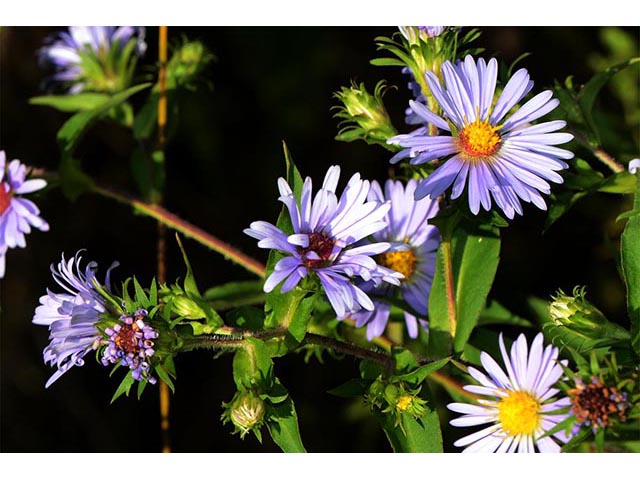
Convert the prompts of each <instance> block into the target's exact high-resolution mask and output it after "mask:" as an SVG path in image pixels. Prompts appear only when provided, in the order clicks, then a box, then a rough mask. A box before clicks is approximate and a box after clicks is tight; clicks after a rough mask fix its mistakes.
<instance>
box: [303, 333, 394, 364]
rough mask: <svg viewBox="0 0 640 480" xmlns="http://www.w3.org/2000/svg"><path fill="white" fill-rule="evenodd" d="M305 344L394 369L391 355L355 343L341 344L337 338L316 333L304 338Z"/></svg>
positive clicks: (308, 334)
mask: <svg viewBox="0 0 640 480" xmlns="http://www.w3.org/2000/svg"><path fill="white" fill-rule="evenodd" d="M303 343H305V344H308V345H319V346H321V347H324V348H330V349H331V350H334V351H336V352H340V353H345V354H347V355H351V356H352V357H357V358H362V359H363V360H370V361H372V362H375V363H378V364H380V365H382V366H384V367H386V368H387V369H391V368H392V367H393V358H391V357H390V356H389V355H386V354H384V353H380V352H376V351H374V350H368V349H366V348H361V347H358V346H357V345H354V344H353V343H346V342H341V341H339V340H336V339H335V338H331V337H325V336H323V335H316V334H315V333H307V334H306V335H305V337H304V340H303Z"/></svg>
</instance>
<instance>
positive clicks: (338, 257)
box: [244, 166, 401, 318]
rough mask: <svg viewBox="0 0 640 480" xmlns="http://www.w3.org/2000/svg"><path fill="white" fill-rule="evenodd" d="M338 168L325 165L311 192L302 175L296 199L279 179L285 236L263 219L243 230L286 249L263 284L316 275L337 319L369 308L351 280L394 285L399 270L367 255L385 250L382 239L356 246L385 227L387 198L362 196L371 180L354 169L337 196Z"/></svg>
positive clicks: (286, 284)
mask: <svg viewBox="0 0 640 480" xmlns="http://www.w3.org/2000/svg"><path fill="white" fill-rule="evenodd" d="M339 178H340V167H338V166H332V167H331V168H329V170H328V172H327V174H326V176H325V179H324V183H323V184H322V188H321V189H320V190H319V191H318V192H317V193H316V195H315V197H312V182H311V178H309V177H307V178H306V180H305V182H304V185H303V187H302V194H301V198H300V202H299V203H298V201H297V199H296V197H295V195H294V194H293V191H292V190H291V187H290V186H289V185H288V184H287V182H286V181H285V180H284V179H283V178H280V179H278V188H279V190H280V198H279V200H280V201H281V202H282V203H284V204H285V205H286V207H287V209H288V211H289V216H290V218H291V223H292V226H293V232H294V233H293V234H292V235H287V234H286V233H285V232H283V231H282V230H280V229H279V228H278V227H276V226H274V225H272V224H271V223H268V222H263V221H258V222H253V223H252V224H251V225H250V228H248V229H245V231H244V232H245V233H246V234H247V235H249V236H251V237H254V238H257V239H258V240H259V242H258V246H259V247H261V248H269V249H275V250H278V251H280V252H284V253H285V254H287V256H285V257H284V258H282V259H280V260H279V261H278V263H277V264H276V265H275V268H274V271H273V273H272V274H271V275H270V276H269V278H267V280H266V282H265V284H264V291H265V292H270V291H272V290H273V289H274V288H275V287H276V286H277V285H278V284H279V283H280V282H283V283H282V286H281V288H280V292H281V293H286V292H289V291H290V290H292V289H293V288H295V287H296V286H297V285H298V283H299V282H300V280H302V279H303V278H306V277H307V275H309V274H310V273H312V274H314V275H316V276H317V278H318V279H319V280H320V283H321V284H322V287H323V289H324V292H325V293H326V295H327V297H328V299H329V302H330V303H331V305H332V307H333V309H334V310H335V312H336V314H337V316H338V318H344V317H345V316H346V314H347V313H351V312H355V311H358V310H360V309H361V308H364V309H366V310H373V308H374V306H373V302H372V301H371V299H370V298H369V297H368V296H367V294H365V293H364V292H363V291H362V290H361V289H360V288H359V287H358V286H356V285H355V284H354V283H353V281H352V279H353V278H354V277H359V278H362V279H363V280H365V281H367V280H373V281H374V283H376V284H377V283H380V282H382V281H385V282H389V283H392V284H395V285H398V284H399V279H400V278H401V275H400V274H398V273H396V272H393V271H392V270H389V269H388V268H384V267H381V266H379V265H378V264H376V262H375V260H373V258H371V257H372V256H374V255H378V254H380V253H383V252H385V251H386V250H387V249H388V248H389V246H390V244H389V243H387V242H377V243H370V244H366V245H361V246H355V244H356V243H357V242H359V241H360V240H362V239H363V238H365V237H367V236H369V235H371V234H374V233H376V232H378V231H379V230H381V229H382V228H384V227H385V226H386V222H385V221H384V220H383V218H384V216H385V215H386V213H387V212H388V211H389V208H390V205H389V204H388V203H380V202H377V201H367V195H368V193H369V188H370V184H369V182H368V181H367V180H362V179H361V178H360V174H358V173H356V174H354V175H353V176H352V177H351V179H350V180H349V183H348V184H347V186H346V188H345V189H344V191H343V193H342V195H341V196H340V197H339V198H338V196H337V195H336V187H337V186H338V180H339Z"/></svg>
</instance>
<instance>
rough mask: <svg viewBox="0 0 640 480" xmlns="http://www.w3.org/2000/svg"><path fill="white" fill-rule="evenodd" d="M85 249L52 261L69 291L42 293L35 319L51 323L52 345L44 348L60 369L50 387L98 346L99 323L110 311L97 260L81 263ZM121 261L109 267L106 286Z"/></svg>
mask: <svg viewBox="0 0 640 480" xmlns="http://www.w3.org/2000/svg"><path fill="white" fill-rule="evenodd" d="M81 261H82V257H81V252H78V253H76V255H75V256H74V257H72V258H70V259H69V260H65V258H64V254H63V255H62V260H61V261H60V263H58V265H57V266H54V265H53V264H52V265H51V273H52V274H53V279H54V280H55V281H56V283H57V284H58V285H59V286H60V287H62V288H63V289H64V290H65V292H66V293H54V292H52V291H50V290H48V289H47V294H46V295H43V296H42V297H40V306H39V307H37V308H36V311H35V315H34V316H33V320H32V321H33V323H34V324H36V325H44V326H47V327H49V332H50V334H49V340H50V341H51V342H50V343H49V345H48V346H47V347H46V348H45V349H44V352H43V357H44V361H45V363H49V364H50V365H51V366H52V367H53V366H55V367H56V368H57V371H56V372H55V373H54V374H53V375H52V376H51V378H49V380H48V381H47V384H46V387H47V388H48V387H49V386H50V385H51V384H52V383H53V382H55V381H56V380H57V379H58V378H60V377H61V376H62V375H63V374H64V373H65V372H66V371H67V370H69V369H70V368H71V367H73V366H76V365H77V366H82V365H83V364H84V360H83V358H84V356H85V355H86V354H87V353H89V352H90V351H91V350H95V349H97V348H98V346H99V344H100V340H101V338H102V335H101V333H100V332H99V330H98V328H97V327H96V324H97V323H98V322H99V321H100V320H101V319H102V316H103V315H104V314H105V312H107V307H106V302H105V299H104V297H103V296H102V294H101V293H100V291H99V289H98V288H97V285H99V282H98V280H97V278H96V270H97V267H98V266H97V264H96V262H89V263H88V264H87V266H86V267H85V268H84V272H83V271H82V268H81V267H80V263H81ZM117 265H118V263H117V262H114V263H113V264H112V265H111V267H110V268H109V270H108V271H107V274H106V278H105V288H106V290H107V291H108V290H110V287H109V286H110V273H111V270H112V269H113V268H115V267H116V266H117Z"/></svg>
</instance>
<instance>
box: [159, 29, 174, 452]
mask: <svg viewBox="0 0 640 480" xmlns="http://www.w3.org/2000/svg"><path fill="white" fill-rule="evenodd" d="M167 30H168V29H167V27H166V26H162V27H160V31H159V42H158V44H159V46H158V60H159V64H160V65H159V70H158V86H159V96H158V149H159V150H160V151H164V149H165V144H166V136H165V128H166V126H167V38H168V31H167ZM157 198H158V203H161V202H162V196H161V195H159V196H158V197H157ZM165 231H166V227H165V225H164V224H163V223H162V222H160V221H158V244H157V253H158V258H157V265H158V269H157V270H158V272H157V276H158V282H160V283H164V282H165V281H166V278H165V277H166V262H165V255H166V241H165ZM170 406H171V397H170V396H169V386H168V385H167V384H166V383H165V382H163V381H162V380H161V381H160V429H161V431H162V453H170V452H171V432H170V430H169V428H170V423H169V409H170Z"/></svg>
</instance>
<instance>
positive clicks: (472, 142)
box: [458, 118, 502, 160]
mask: <svg viewBox="0 0 640 480" xmlns="http://www.w3.org/2000/svg"><path fill="white" fill-rule="evenodd" d="M499 129H500V127H499V126H498V127H494V126H492V125H490V124H489V122H486V121H484V122H483V121H481V120H480V119H479V118H478V119H476V120H475V121H474V122H473V123H470V124H469V125H467V126H465V127H464V128H463V129H462V131H461V132H460V135H459V136H458V143H459V145H460V148H461V149H462V153H463V154H464V156H465V157H466V158H467V159H468V160H483V159H487V158H488V157H491V155H493V154H494V153H495V152H496V150H498V148H499V147H500V144H501V143H502V140H501V138H500V135H498V134H497V133H496V131H497V130H499Z"/></svg>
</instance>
